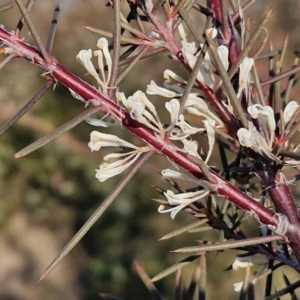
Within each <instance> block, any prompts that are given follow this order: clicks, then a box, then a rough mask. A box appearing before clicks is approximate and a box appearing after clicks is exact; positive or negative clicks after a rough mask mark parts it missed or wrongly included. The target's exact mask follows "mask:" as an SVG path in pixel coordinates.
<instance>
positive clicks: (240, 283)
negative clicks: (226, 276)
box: [233, 281, 244, 292]
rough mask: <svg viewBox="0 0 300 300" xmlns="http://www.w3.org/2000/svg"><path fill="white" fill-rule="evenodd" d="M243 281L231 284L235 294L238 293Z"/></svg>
mask: <svg viewBox="0 0 300 300" xmlns="http://www.w3.org/2000/svg"><path fill="white" fill-rule="evenodd" d="M243 284H244V281H240V282H236V283H234V284H233V289H234V291H235V292H240V291H241V289H242V287H243Z"/></svg>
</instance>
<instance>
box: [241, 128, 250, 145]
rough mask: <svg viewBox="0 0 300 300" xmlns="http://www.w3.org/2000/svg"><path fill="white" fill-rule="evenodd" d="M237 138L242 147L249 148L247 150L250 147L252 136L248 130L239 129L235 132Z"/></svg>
mask: <svg viewBox="0 0 300 300" xmlns="http://www.w3.org/2000/svg"><path fill="white" fill-rule="evenodd" d="M237 136H238V139H239V142H240V144H241V145H242V146H245V147H249V148H251V147H252V142H251V136H252V134H251V132H250V131H249V130H248V129H246V128H240V129H239V130H238V132H237Z"/></svg>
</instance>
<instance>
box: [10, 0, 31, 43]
mask: <svg viewBox="0 0 300 300" xmlns="http://www.w3.org/2000/svg"><path fill="white" fill-rule="evenodd" d="M34 1H35V0H28V2H27V5H26V10H27V12H29V11H30V10H31V8H32V6H33V4H34ZM23 26H24V16H23V15H22V16H21V18H20V20H19V22H18V24H17V28H16V31H15V34H16V36H17V37H19V38H21V37H20V33H21V30H22V29H23Z"/></svg>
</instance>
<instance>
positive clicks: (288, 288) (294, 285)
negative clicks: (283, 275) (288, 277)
mask: <svg viewBox="0 0 300 300" xmlns="http://www.w3.org/2000/svg"><path fill="white" fill-rule="evenodd" d="M299 287H300V280H297V281H296V282H294V283H292V284H291V285H289V286H286V287H284V288H283V289H281V290H279V291H277V292H275V293H273V294H272V295H270V296H268V297H265V298H264V300H273V299H278V298H279V297H281V296H284V295H286V294H287V293H290V292H292V291H295V290H296V289H297V288H299Z"/></svg>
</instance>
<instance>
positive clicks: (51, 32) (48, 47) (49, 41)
mask: <svg viewBox="0 0 300 300" xmlns="http://www.w3.org/2000/svg"><path fill="white" fill-rule="evenodd" d="M59 12H60V7H59V3H57V5H56V7H55V10H54V12H53V17H52V21H51V26H50V30H49V34H48V37H47V42H46V47H45V49H46V51H47V52H48V53H51V51H52V47H53V43H54V37H55V33H56V28H57V22H58V15H59Z"/></svg>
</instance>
